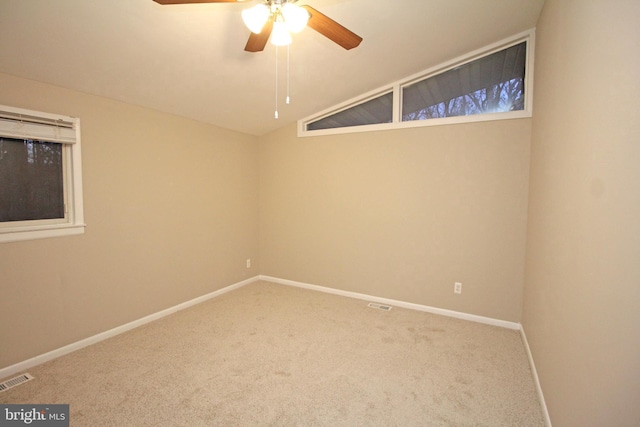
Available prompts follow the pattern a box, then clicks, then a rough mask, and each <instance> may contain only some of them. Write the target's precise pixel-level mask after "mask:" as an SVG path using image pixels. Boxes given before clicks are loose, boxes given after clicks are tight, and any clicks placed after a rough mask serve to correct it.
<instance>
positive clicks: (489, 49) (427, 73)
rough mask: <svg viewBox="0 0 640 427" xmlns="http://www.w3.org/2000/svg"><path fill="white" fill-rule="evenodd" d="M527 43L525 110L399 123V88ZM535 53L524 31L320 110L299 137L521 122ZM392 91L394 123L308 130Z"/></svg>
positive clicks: (526, 113)
mask: <svg viewBox="0 0 640 427" xmlns="http://www.w3.org/2000/svg"><path fill="white" fill-rule="evenodd" d="M522 42H526V43H527V57H526V64H525V70H526V72H525V100H524V110H518V111H508V112H504V113H491V114H474V115H469V116H456V117H446V118H438V119H429V120H414V121H406V122H403V121H402V117H401V115H402V112H401V105H402V99H401V98H402V88H403V87H404V86H408V85H410V84H412V83H415V82H417V81H419V80H424V79H426V78H429V77H431V76H434V75H436V74H440V73H443V72H445V71H448V70H450V69H452V68H455V67H458V66H460V65H462V64H465V63H468V62H471V61H474V60H476V59H479V58H482V57H484V56H488V55H491V54H493V53H495V52H498V51H500V50H503V49H506V48H508V47H511V46H514V45H516V44H519V43H522ZM534 52H535V28H532V29H530V30H527V31H524V32H522V33H520V34H517V35H515V36H513V37H509V38H507V39H504V40H501V41H499V42H497V43H493V44H491V45H489V46H486V47H483V48H481V49H477V50H475V51H473V52H471V53H468V54H466V55H463V56H460V57H458V58H455V59H453V60H451V61H448V62H445V63H444V64H440V65H438V66H435V67H432V68H429V69H427V70H424V71H421V72H420V73H417V74H414V75H412V76H409V77H407V78H405V79H402V80H398V81H396V82H394V83H392V84H391V85H387V86H384V87H381V88H378V89H375V90H372V91H370V92H367V93H366V94H364V95H361V96H358V97H356V98H352V99H350V100H348V101H346V102H343V103H341V104H338V105H335V106H333V107H331V108H328V109H326V110H323V111H321V112H319V113H317V114H314V115H312V116H309V117H306V118H303V119H301V120H298V137H311V136H323V135H336V134H344V133H356V132H370V131H382V130H391V129H406V128H415V127H424V126H439V125H450V124H458V123H472V122H484V121H493V120H507V119H521V118H527V117H531V116H532V115H533V70H534ZM390 91H393V116H392V117H393V121H392V122H391V123H380V124H373V125H362V126H348V127H340V128H332V129H318V130H307V125H308V124H309V123H312V122H315V121H317V120H320V119H323V118H325V117H327V116H330V115H332V114H335V113H338V112H340V111H343V110H347V109H349V108H351V107H353V106H356V105H358V104H362V103H364V102H366V101H368V100H370V99H373V98H376V97H378V96H381V95H383V94H385V93H388V92H390Z"/></svg>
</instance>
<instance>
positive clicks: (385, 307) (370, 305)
mask: <svg viewBox="0 0 640 427" xmlns="http://www.w3.org/2000/svg"><path fill="white" fill-rule="evenodd" d="M369 307H371V308H377V309H378V310H384V311H389V310H391V306H390V305H382V304H377V303H375V302H370V303H369Z"/></svg>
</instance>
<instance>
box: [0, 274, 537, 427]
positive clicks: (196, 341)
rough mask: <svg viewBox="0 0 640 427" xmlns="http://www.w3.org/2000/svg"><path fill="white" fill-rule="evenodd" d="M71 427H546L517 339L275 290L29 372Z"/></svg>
mask: <svg viewBox="0 0 640 427" xmlns="http://www.w3.org/2000/svg"><path fill="white" fill-rule="evenodd" d="M28 372H29V373H31V374H32V375H33V376H34V377H35V379H34V380H31V381H29V382H27V383H24V384H22V385H20V386H18V387H15V388H12V389H10V390H7V391H5V392H3V393H0V403H47V404H53V403H69V404H70V411H71V416H70V418H71V425H72V426H118V427H122V426H456V427H457V426H491V427H496V426H510V427H513V426H527V427H533V426H543V425H544V422H543V419H542V413H541V410H540V405H539V402H538V400H537V395H536V392H535V388H534V383H533V379H532V376H531V371H530V369H529V366H528V363H527V357H526V354H525V350H524V347H523V344H522V342H521V339H520V335H519V333H518V332H517V331H512V330H508V329H502V328H498V327H493V326H487V325H482V324H478V323H473V322H467V321H463V320H458V319H452V318H448V317H443V316H437V315H433V314H429V313H422V312H417V311H412V310H406V309H400V308H396V307H394V308H393V309H392V310H391V311H389V312H386V311H381V310H377V309H372V308H369V307H367V303H366V302H365V301H360V300H356V299H351V298H346V297H340V296H335V295H329V294H324V293H319V292H314V291H309V290H305V289H298V288H293V287H288V286H283V285H276V284H272V283H266V282H256V283H253V284H251V285H248V286H245V287H243V288H241V289H238V290H235V291H233V292H230V293H227V294H225V295H222V296H220V297H218V298H215V299H213V300H209V301H207V302H205V303H202V304H200V305H198V306H195V307H192V308H190V309H187V310H184V311H181V312H178V313H176V314H173V315H171V316H168V317H165V318H163V319H161V320H158V321H156V322H153V323H150V324H148V325H145V326H143V327H140V328H137V329H135V330H133V331H130V332H127V333H125V334H122V335H119V336H117V337H114V338H111V339H109V340H106V341H103V342H100V343H98V344H95V345H93V346H90V347H87V348H85V349H82V350H79V351H77V352H74V353H72V354H69V355H67V356H64V357H61V358H58V359H56V360H53V361H51V362H48V363H45V364H43V365H40V366H37V367H35V368H32V369H29V371H28Z"/></svg>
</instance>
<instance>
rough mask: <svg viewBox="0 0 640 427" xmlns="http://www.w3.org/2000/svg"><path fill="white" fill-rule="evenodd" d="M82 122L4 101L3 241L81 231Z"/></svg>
mask: <svg viewBox="0 0 640 427" xmlns="http://www.w3.org/2000/svg"><path fill="white" fill-rule="evenodd" d="M82 200H83V199H82V167H81V153H80V121H79V119H77V118H73V117H67V116H60V115H55V114H49V113H41V112H37V111H31V110H25V109H20V108H14V107H8V106H4V105H0V243H2V242H13V241H19V240H30V239H40V238H46V237H59V236H67V235H75V234H81V233H83V232H84V227H85V224H84V215H83V206H82Z"/></svg>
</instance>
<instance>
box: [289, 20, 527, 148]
mask: <svg viewBox="0 0 640 427" xmlns="http://www.w3.org/2000/svg"><path fill="white" fill-rule="evenodd" d="M533 44H534V30H530V31H527V32H526V33H523V34H519V35H518V36H515V37H512V38H511V39H508V40H504V41H502V42H499V43H496V44H494V45H491V46H488V47H487V48H485V49H481V50H478V51H475V52H472V53H470V54H468V55H465V56H464V57H461V58H457V59H455V60H453V61H451V62H449V63H446V64H443V65H441V66H438V67H435V68H432V69H430V70H427V71H425V72H423V73H420V74H417V75H415V76H411V77H409V78H407V79H405V80H402V81H398V82H396V83H395V84H393V85H392V86H390V87H386V88H380V89H378V90H375V91H372V92H371V93H370V94H369V95H365V96H363V97H361V98H358V99H355V100H351V101H348V102H346V103H344V104H341V105H339V106H337V107H334V108H331V109H329V110H326V111H324V112H322V113H320V114H317V115H315V116H312V117H310V118H307V119H303V120H301V121H299V122H298V136H312V135H326V134H335V133H346V132H362V131H368V130H384V129H395V128H403V127H415V126H431V125H438V124H451V123H463V122H470V121H485V120H500V119H512V118H522V117H530V116H531V110H532V99H531V94H532V93H533V90H532V84H533V77H532V74H533Z"/></svg>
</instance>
